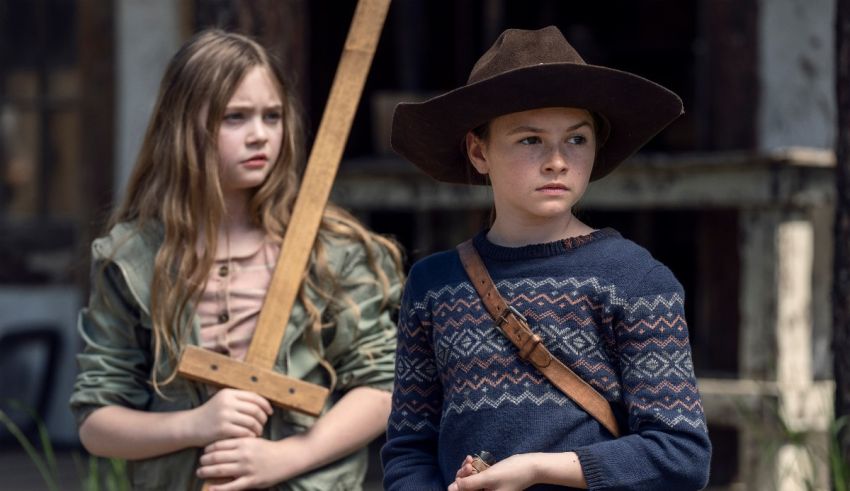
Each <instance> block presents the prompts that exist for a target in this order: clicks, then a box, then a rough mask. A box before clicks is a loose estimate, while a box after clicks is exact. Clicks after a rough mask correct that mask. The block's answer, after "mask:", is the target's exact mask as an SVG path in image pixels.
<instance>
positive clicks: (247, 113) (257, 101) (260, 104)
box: [218, 66, 283, 195]
mask: <svg viewBox="0 0 850 491" xmlns="http://www.w3.org/2000/svg"><path fill="white" fill-rule="evenodd" d="M282 116H283V104H282V103H281V100H280V94H279V93H278V91H277V89H276V87H275V85H274V83H273V82H272V78H271V75H270V74H269V72H268V70H267V69H266V68H265V67H261V66H257V67H254V68H252V69H251V70H249V71H248V72H247V73H246V74H245V77H244V78H243V79H242V82H240V84H239V86H238V87H237V88H236V92H234V93H233V97H231V98H230V101H228V103H227V108H226V109H225V111H224V118H223V120H222V122H221V127H220V128H219V131H218V155H219V159H220V160H219V166H220V167H219V175H220V179H221V188H222V190H223V192H224V193H225V195H234V194H244V193H245V192H246V191H247V190H249V189H252V188H255V187H257V186H259V185H261V184H262V183H263V181H265V180H266V177H268V175H269V172H270V171H271V168H272V166H273V165H274V164H275V162H276V161H277V158H278V155H279V154H280V146H281V140H282V139H283V122H282V120H283V118H282Z"/></svg>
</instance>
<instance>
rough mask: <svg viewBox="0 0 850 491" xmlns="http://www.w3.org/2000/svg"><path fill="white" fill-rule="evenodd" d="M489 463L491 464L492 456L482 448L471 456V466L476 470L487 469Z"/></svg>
mask: <svg viewBox="0 0 850 491" xmlns="http://www.w3.org/2000/svg"><path fill="white" fill-rule="evenodd" d="M491 465H493V456H492V455H490V452H488V451H486V450H482V451H480V452H478V453H477V454H475V455H473V456H472V467H474V468H475V470H476V471H478V472H481V471H483V470H485V469H487V468H488V467H490V466H491Z"/></svg>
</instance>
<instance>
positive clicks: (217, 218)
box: [109, 30, 401, 392]
mask: <svg viewBox="0 0 850 491" xmlns="http://www.w3.org/2000/svg"><path fill="white" fill-rule="evenodd" d="M257 66H260V67H264V68H266V69H267V70H268V72H269V74H270V75H271V78H272V79H273V81H274V84H275V85H276V88H277V90H278V92H279V95H280V99H281V101H282V103H283V141H282V143H281V150H280V155H279V156H278V159H277V161H276V162H275V163H274V165H272V167H271V171H270V173H269V175H268V177H267V178H266V180H265V181H264V182H263V183H262V184H261V185H260V186H259V187H257V188H256V189H254V190H253V194H252V196H251V198H250V201H249V210H250V216H251V219H252V221H253V222H254V223H253V225H255V226H258V227H260V228H262V229H263V230H264V231H265V232H266V234H267V235H268V236H269V237H271V238H272V239H274V240H278V241H280V240H282V238H283V235H284V233H285V231H286V228H287V224H288V223H289V220H290V217H291V214H292V208H293V205H294V202H295V197H296V193H297V191H298V187H299V174H300V170H301V169H302V168H303V165H304V158H305V157H304V154H305V152H304V137H303V129H302V125H303V123H302V118H301V114H300V113H299V111H298V108H297V105H296V102H295V98H294V97H293V95H292V93H291V89H290V87H289V85H288V84H287V83H286V79H285V77H284V76H283V73H282V71H281V69H280V67H279V65H278V63H277V62H276V61H275V60H274V59H273V58H272V57H271V56H270V55H269V54H268V53H267V52H266V50H265V49H263V47H261V46H260V45H259V44H258V43H256V42H255V41H253V40H251V39H250V38H248V37H245V36H242V35H239V34H234V33H228V32H224V31H220V30H207V31H203V32H200V33H198V34H197V35H195V36H194V37H193V38H192V39H191V40H189V41H188V42H187V43H186V44H185V45H184V46H183V47H182V48H180V50H179V51H178V52H177V53H176V54H175V55H174V57H173V58H172V59H171V61H170V62H169V64H168V67H167V68H166V71H165V75H164V76H163V79H162V82H161V84H160V88H159V95H158V97H157V101H156V105H155V106H154V110H153V115H152V117H151V120H150V122H149V124H148V127H147V131H146V132H145V137H144V141H143V143H142V146H141V150H140V152H139V156H138V160H137V162H136V165H135V167H134V170H133V173H132V175H131V176H130V180H129V183H128V188H127V192H126V194H125V197H124V199H123V202H122V203H121V204H120V206H119V207H118V208H117V209H116V210H115V212H114V213H113V215H112V217H111V220H110V223H109V227H110V228H111V227H112V226H114V225H116V224H118V223H122V222H129V223H133V224H135V226H136V228H137V230H138V231H140V232H141V231H147V230H151V229H152V228H153V229H159V230H161V232H162V235H163V242H162V244H161V246H160V247H159V250H158V251H157V253H156V257H155V260H154V273H153V280H152V284H151V300H150V311H151V320H152V325H153V346H152V351H153V355H154V360H153V361H154V363H153V367H154V368H153V369H152V370H151V383H152V385H153V387H154V389H155V390H156V391H157V392H159V387H160V386H161V385H165V384H168V383H169V382H171V381H172V380H173V379H174V377H175V376H176V366H177V361H178V359H179V356H180V354H181V351H182V348H183V346H185V345H186V343H187V342H188V337H189V334H190V331H191V321H189V320H188V319H191V314H193V313H194V304H195V302H196V301H197V300H198V299H199V298H200V296H201V294H202V293H203V289H204V286H205V284H206V279H207V275H208V274H209V272H210V270H211V268H212V266H213V263H214V254H215V250H216V246H217V244H216V239H217V237H218V230H219V226H220V224H221V223H222V221H223V217H224V214H225V211H226V210H225V204H224V198H223V194H222V188H221V185H220V182H219V157H218V151H217V138H218V132H219V127H220V125H221V121H222V118H223V116H224V112H225V108H226V106H227V104H228V102H229V101H230V98H231V97H232V95H233V93H234V92H235V91H236V89H237V87H238V86H239V84H240V82H241V81H242V78H243V77H244V76H245V74H247V73H248V72H249V71H250V70H251V69H252V68H254V67H257ZM204 115H206V116H204ZM332 237H341V238H345V239H349V240H355V241H357V242H359V243H361V244H363V246H364V250H365V251H366V255H367V260H368V264H369V266H370V268H371V269H372V270H373V272H374V274H375V277H376V278H377V282H378V283H379V284H380V288H381V289H382V291H383V294H384V301H385V302H386V301H387V299H388V295H389V288H390V280H389V278H388V276H387V274H386V273H385V272H384V270H383V269H382V267H381V265H380V264H379V261H380V260H381V256H382V253H381V250H380V249H383V250H384V252H386V253H388V254H389V257H390V258H391V259H392V261H393V263H394V265H393V267H394V268H395V270H396V274H397V275H398V276H399V277H400V276H401V251H400V248H399V247H398V246H397V244H396V243H395V242H393V241H392V240H390V239H388V238H385V237H382V236H379V235H376V234H374V233H371V232H370V231H368V230H367V229H366V228H365V227H364V226H363V225H362V224H360V223H359V222H358V221H357V220H356V219H355V218H354V217H352V216H351V215H350V214H348V213H347V212H345V211H344V210H342V209H341V208H338V207H336V206H334V205H333V204H328V206H327V208H326V209H325V212H324V215H323V217H322V222H321V225H320V228H319V238H318V240H316V241H315V243H314V245H313V250H312V254H311V260H310V265H309V267H308V271H307V272H306V273H305V277H304V278H303V281H302V285H301V289H300V291H299V300H300V301H301V303H302V304H303V306H304V308H305V311H306V312H307V315H308V319H309V324H310V326H309V329H307V330H306V331H305V332H306V334H307V336H308V341H309V343H308V345H309V346H310V347H311V349H313V350H314V351H315V352H316V353H317V355H319V359H320V360H321V363H322V365H324V366H325V368H326V369H327V370H328V372H329V375H330V377H331V381H332V384H333V381H334V380H335V373H334V371H333V368H332V367H331V366H330V364H329V363H327V362H326V361H325V360H324V358H323V357H322V356H321V351H322V348H321V336H320V333H321V330H322V328H323V327H324V326H325V325H326V324H330V323H332V322H333V319H332V318H330V317H332V316H329V315H328V313H327V312H325V313H324V315H323V312H322V311H321V310H320V308H319V307H318V306H317V305H316V303H314V302H313V301H312V300H311V296H310V294H309V292H313V293H314V294H315V295H317V296H318V298H320V299H322V300H324V301H325V302H326V303H327V304H328V306H329V308H330V309H332V310H333V309H334V308H340V309H341V308H344V307H346V306H353V305H354V304H353V302H351V300H350V299H349V298H347V296H346V295H345V294H344V293H343V292H342V291H341V287H342V286H344V285H342V284H341V281H340V279H339V278H336V277H335V275H334V272H333V271H332V270H331V269H330V267H329V264H328V261H327V250H326V249H327V240H324V239H330V238H332ZM314 298H315V297H314ZM163 361H167V364H165V365H163V363H162V362H163ZM162 366H168V367H170V371H168V373H160V370H161V368H162Z"/></svg>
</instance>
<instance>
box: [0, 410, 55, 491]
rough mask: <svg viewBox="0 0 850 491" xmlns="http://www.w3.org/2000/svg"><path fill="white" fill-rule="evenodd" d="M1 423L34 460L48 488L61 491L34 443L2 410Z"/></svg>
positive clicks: (0, 413)
mask: <svg viewBox="0 0 850 491" xmlns="http://www.w3.org/2000/svg"><path fill="white" fill-rule="evenodd" d="M0 423H3V425H4V426H5V427H6V429H7V430H8V431H9V433H11V434H12V436H14V437H15V439H16V440H17V441H18V443H19V444H20V445H21V447H23V449H24V451H25V452H26V453H27V455H28V456H29V458H30V460H32V462H33V464H35V466H36V468H37V469H38V472H39V474H41V477H42V479H44V482H45V484H47V488H48V489H49V490H50V491H59V486H57V484H56V479H55V476H53V475H51V474H50V469H49V468H48V467H47V465H46V464H45V462H44V459H42V458H41V456H39V455H38V451H37V450H36V449H35V447H33V446H32V443H30V441H29V440H28V439H27V437H26V436H25V435H24V434H23V432H22V431H21V429H20V428H18V425H16V424H15V422H14V421H12V419H11V418H10V417H9V416H8V415H6V413H5V412H4V411H2V410H0Z"/></svg>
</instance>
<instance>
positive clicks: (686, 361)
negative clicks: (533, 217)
mask: <svg viewBox="0 0 850 491" xmlns="http://www.w3.org/2000/svg"><path fill="white" fill-rule="evenodd" d="M474 243H475V246H476V248H477V249H478V252H479V254H480V255H481V257H482V258H483V260H484V264H485V265H486V266H487V269H488V270H489V272H490V275H491V276H492V278H493V281H494V282H495V283H496V286H497V288H498V289H499V292H500V293H501V294H502V296H503V297H505V299H506V300H507V301H508V303H509V304H511V305H512V306H514V307H516V308H517V309H518V310H519V311H520V312H521V313H522V314H523V315H524V316H525V317H526V318H527V319H528V321H529V323H530V324H531V326H532V329H533V330H534V331H535V332H536V333H537V334H539V335H540V336H541V338H543V341H544V343H545V344H546V346H547V348H549V350H550V351H551V352H552V353H553V354H554V355H555V356H556V357H558V358H559V359H560V360H561V361H563V362H564V363H565V364H566V365H567V366H569V367H570V368H571V369H572V370H573V371H575V372H576V373H577V374H578V375H579V376H581V377H582V378H583V379H584V380H586V381H587V382H588V383H590V384H591V385H592V386H593V387H594V388H595V389H596V390H598V391H599V392H600V393H601V394H602V395H603V396H604V397H605V398H606V399H607V400H608V401H609V402H610V403H611V405H612V407H613V409H614V413H615V415H616V416H617V419H618V421H619V423H620V427H621V430H622V432H623V433H624V434H625V436H622V437H621V438H616V439H615V438H614V437H613V436H612V435H611V434H609V433H608V432H607V431H606V430H605V429H604V428H603V427H602V426H601V425H600V424H599V423H598V422H597V421H596V420H594V419H593V418H592V417H591V416H589V415H588V414H587V413H585V412H584V411H583V410H582V409H581V408H579V407H578V406H576V405H575V404H574V403H573V402H572V401H571V400H569V399H568V398H567V397H566V396H564V395H563V393H561V392H560V391H559V390H558V389H557V388H556V387H555V386H553V385H552V384H551V383H550V382H549V381H548V380H547V379H546V378H545V377H544V376H543V375H541V374H540V373H539V372H538V371H537V370H536V369H535V368H534V367H533V366H531V365H529V364H527V363H525V362H523V361H521V360H520V359H519V358H518V356H517V354H516V348H515V347H514V346H513V345H512V344H511V343H510V341H508V340H507V339H506V338H505V337H504V336H503V335H502V334H501V333H500V332H498V331H497V330H496V328H495V327H494V322H493V320H492V318H491V317H490V315H489V314H488V313H487V311H486V310H485V309H484V307H483V305H482V303H481V301H480V299H479V297H478V294H477V293H476V291H475V289H474V288H473V286H472V285H471V284H470V283H469V280H468V277H467V276H466V273H465V272H464V270H463V266H462V265H461V263H460V259H459V258H458V255H457V252H456V251H454V250H452V251H447V252H443V253H439V254H435V255H432V256H430V257H427V258H425V259H423V260H421V261H419V262H417V263H416V264H415V265H414V266H413V268H412V270H411V272H410V277H409V278H408V281H407V286H406V289H405V293H404V297H403V299H402V307H401V313H400V318H399V339H398V351H397V358H396V382H395V389H394V392H393V408H392V413H391V415H390V420H389V425H388V429H387V443H386V445H385V446H384V448H383V449H382V452H381V456H382V459H383V463H384V487H385V489H387V490H389V491H393V490H405V491H408V490H416V489H428V490H430V489H435V490H436V489H441V490H444V489H446V486H447V485H448V484H450V483H451V482H452V481H453V480H454V476H455V473H456V472H457V470H458V468H459V467H460V465H461V462H462V461H463V459H464V457H465V456H466V455H467V454H474V453H477V452H479V451H481V450H486V451H488V452H490V453H491V454H492V455H493V457H494V458H495V459H496V460H501V459H504V458H506V457H508V456H510V455H514V454H518V453H525V452H565V451H574V452H576V453H577V454H578V456H579V459H580V461H581V466H582V469H583V471H584V476H585V478H586V480H587V484H588V486H589V488H590V489H592V490H613V489H623V490H671V489H675V490H696V489H700V488H702V487H704V486H705V484H706V482H707V480H708V466H709V459H710V456H711V444H710V442H709V440H708V433H707V430H706V424H705V416H704V414H703V410H702V403H701V400H700V396H699V392H698V390H697V386H696V381H695V378H694V373H693V365H692V363H691V350H690V344H689V342H688V330H687V324H686V322H685V317H684V305H683V304H684V293H683V291H682V287H681V285H680V284H679V282H678V281H676V279H675V277H674V276H673V274H672V273H671V272H670V270H669V269H667V268H666V267H665V266H664V265H662V264H661V263H659V262H658V261H656V260H655V259H653V258H652V256H650V254H649V253H648V252H647V251H646V250H645V249H643V248H641V247H640V246H638V245H636V244H635V243H633V242H631V241H629V240H626V239H624V238H622V237H621V236H620V235H619V234H618V233H617V232H616V231H614V230H611V229H604V230H599V231H596V232H593V233H591V234H589V235H586V236H582V237H577V238H573V239H567V240H564V241H558V242H552V243H548V244H537V245H530V246H525V247H518V248H508V247H501V246H497V245H495V244H493V243H492V242H489V241H488V240H487V238H486V236H485V234H484V233H481V234H479V235H478V236H477V237H475V239H474ZM550 488H551V487H550ZM532 489H547V487H544V486H535V487H534V488H532ZM561 489H563V488H561Z"/></svg>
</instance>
